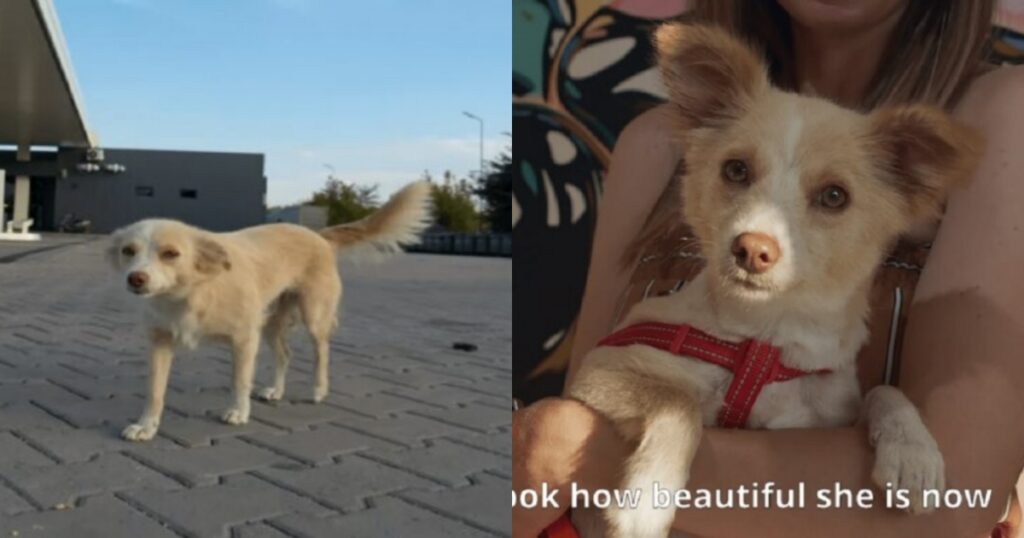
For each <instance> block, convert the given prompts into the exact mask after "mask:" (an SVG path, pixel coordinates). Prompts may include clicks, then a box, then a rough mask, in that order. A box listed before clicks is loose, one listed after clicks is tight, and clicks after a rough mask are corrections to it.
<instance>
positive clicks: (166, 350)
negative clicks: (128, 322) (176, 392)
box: [121, 329, 174, 441]
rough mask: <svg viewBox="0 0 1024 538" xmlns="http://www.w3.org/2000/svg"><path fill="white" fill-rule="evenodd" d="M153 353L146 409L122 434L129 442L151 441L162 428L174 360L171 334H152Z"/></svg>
mask: <svg viewBox="0 0 1024 538" xmlns="http://www.w3.org/2000/svg"><path fill="white" fill-rule="evenodd" d="M150 343H151V346H152V353H151V355H150V357H149V391H148V392H147V393H146V407H145V409H144V410H143V411H142V416H141V417H139V420H138V421H137V422H135V423H134V424H129V425H128V427H126V428H125V429H124V430H123V431H122V432H121V437H124V438H125V439H127V440H129V441H149V440H150V439H152V438H153V436H154V435H156V431H157V429H159V428H160V415H162V414H163V411H164V395H165V394H166V392H167V376H168V375H169V374H170V371H171V361H172V360H173V359H174V339H173V338H172V337H171V334H170V333H168V332H166V331H163V330H159V329H155V330H153V332H152V333H151V334H150Z"/></svg>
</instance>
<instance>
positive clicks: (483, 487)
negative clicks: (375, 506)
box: [399, 474, 512, 534]
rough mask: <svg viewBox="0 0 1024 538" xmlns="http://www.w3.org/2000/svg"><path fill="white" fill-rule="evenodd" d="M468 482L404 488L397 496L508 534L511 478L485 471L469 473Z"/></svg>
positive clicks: (510, 509) (510, 516) (510, 520)
mask: <svg viewBox="0 0 1024 538" xmlns="http://www.w3.org/2000/svg"><path fill="white" fill-rule="evenodd" d="M473 480H474V484H473V485H471V486H467V487H463V488H458V489H446V490H441V491H429V492H428V491H407V492H403V493H400V494H399V496H401V497H403V498H406V499H408V500H413V501H416V502H417V503H420V504H423V505H427V506H430V507H432V508H434V509H436V510H439V511H440V512H441V513H442V514H445V515H448V516H450V517H458V518H464V519H466V520H469V521H471V522H473V523H475V524H477V525H479V526H481V527H484V528H486V529H489V530H491V531H494V532H496V533H500V534H509V531H510V530H511V525H512V508H511V506H512V505H511V502H509V500H508V499H509V492H510V491H512V482H511V480H508V479H502V478H498V477H495V476H491V475H489V474H481V475H476V476H474V477H473Z"/></svg>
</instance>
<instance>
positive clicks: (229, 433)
mask: <svg viewBox="0 0 1024 538" xmlns="http://www.w3.org/2000/svg"><path fill="white" fill-rule="evenodd" d="M273 431H278V430H276V429H275V428H273V427H270V426H267V425H264V424H261V423H259V422H256V421H254V420H250V421H249V423H248V424H243V425H232V424H225V423H223V422H221V420H220V419H219V418H214V417H210V416H205V417H179V416H174V415H168V414H167V413H164V418H163V420H162V421H161V422H160V432H159V435H163V436H166V437H167V438H168V439H172V440H174V441H175V442H177V443H180V444H182V445H184V446H186V447H195V446H206V445H209V444H210V442H211V441H212V440H214V439H221V438H224V437H237V436H239V435H246V434H251V433H260V432H273Z"/></svg>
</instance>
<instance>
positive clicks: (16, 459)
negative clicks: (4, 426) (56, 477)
mask: <svg viewBox="0 0 1024 538" xmlns="http://www.w3.org/2000/svg"><path fill="white" fill-rule="evenodd" d="M53 463H54V462H53V461H52V460H51V459H50V458H48V457H46V455H44V454H43V453H42V452H40V451H39V450H37V449H35V448H33V447H32V446H31V445H29V444H28V443H26V442H25V441H22V440H21V439H19V438H17V437H15V436H14V434H12V433H9V432H8V433H0V469H4V468H13V467H42V466H46V465H53Z"/></svg>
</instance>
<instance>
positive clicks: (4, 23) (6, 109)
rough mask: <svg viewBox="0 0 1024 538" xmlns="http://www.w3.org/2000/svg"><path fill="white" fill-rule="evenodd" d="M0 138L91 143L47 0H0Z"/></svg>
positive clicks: (22, 142) (25, 142)
mask: <svg viewBox="0 0 1024 538" xmlns="http://www.w3.org/2000/svg"><path fill="white" fill-rule="evenodd" d="M0 144H18V145H58V146H93V145H94V140H93V139H92V136H91V133H90V132H89V129H88V127H87V125H86V121H85V114H84V112H83V110H82V100H81V98H80V97H79V94H78V88H77V86H76V83H75V77H74V73H73V71H72V69H71V61H70V59H69V57H68V53H67V48H66V46H65V44H64V34H63V33H62V32H61V30H60V24H59V23H58V22H57V14H56V11H55V10H54V8H53V2H52V0H2V1H0Z"/></svg>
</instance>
